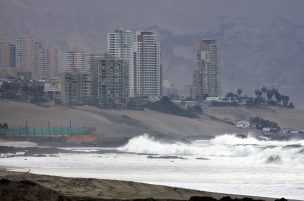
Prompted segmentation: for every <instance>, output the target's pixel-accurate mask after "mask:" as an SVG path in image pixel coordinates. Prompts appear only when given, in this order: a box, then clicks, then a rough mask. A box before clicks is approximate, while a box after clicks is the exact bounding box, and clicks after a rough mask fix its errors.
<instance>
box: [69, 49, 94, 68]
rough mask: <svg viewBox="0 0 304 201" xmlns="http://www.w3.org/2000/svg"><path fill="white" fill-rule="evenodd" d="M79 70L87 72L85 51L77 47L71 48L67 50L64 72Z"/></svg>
mask: <svg viewBox="0 0 304 201" xmlns="http://www.w3.org/2000/svg"><path fill="white" fill-rule="evenodd" d="M75 71H77V72H80V73H88V72H89V68H88V66H87V59H86V53H85V52H84V51H81V50H79V49H77V48H73V49H71V50H68V51H67V62H66V68H65V72H68V73H72V72H75Z"/></svg>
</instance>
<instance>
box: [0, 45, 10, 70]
mask: <svg viewBox="0 0 304 201" xmlns="http://www.w3.org/2000/svg"><path fill="white" fill-rule="evenodd" d="M9 65H10V43H9V42H5V41H0V69H7V68H8V67H9Z"/></svg>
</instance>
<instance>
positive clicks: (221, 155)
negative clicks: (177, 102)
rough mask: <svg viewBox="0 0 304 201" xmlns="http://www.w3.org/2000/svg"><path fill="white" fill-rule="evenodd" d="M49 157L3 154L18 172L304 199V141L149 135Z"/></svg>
mask: <svg viewBox="0 0 304 201" xmlns="http://www.w3.org/2000/svg"><path fill="white" fill-rule="evenodd" d="M63 149H67V150H73V153H64V154H63V153H61V154H55V155H49V156H48V157H25V156H14V157H3V154H2V158H0V165H1V166H5V167H9V168H10V169H12V170H16V171H28V170H29V169H30V171H31V172H32V173H39V174H49V175H57V176H68V177H90V178H100V179H116V180H128V181H137V182H144V183H150V184H161V185H167V186H174V187H183V188H190V189H197V190H204V191H211V192H221V193H231V194H244V195H255V196H266V197H276V198H281V197H285V198H288V199H299V200H304V140H296V139H294V140H289V141H273V140H268V139H266V138H265V139H257V138H255V137H253V136H251V135H250V134H249V135H248V136H247V137H244V138H240V137H237V136H235V135H233V134H224V135H220V136H217V137H215V138H213V139H210V140H194V141H191V142H188V143H185V142H163V141H159V140H157V139H154V138H153V137H151V136H149V135H148V134H144V135H141V136H138V137H135V138H132V139H130V140H129V142H128V143H127V144H126V145H124V146H121V147H113V148H103V147H80V148H69V147H66V148H63Z"/></svg>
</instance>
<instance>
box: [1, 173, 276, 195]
mask: <svg viewBox="0 0 304 201" xmlns="http://www.w3.org/2000/svg"><path fill="white" fill-rule="evenodd" d="M17 186H19V187H20V186H23V188H19V189H17V188H16V187H17ZM7 190H9V191H10V193H7V192H6V191H7ZM25 190H28V193H26V194H25V195H26V196H24V199H26V198H27V200H37V197H39V196H43V194H44V195H47V196H48V197H45V198H44V199H43V200H46V201H51V200H52V201H53V200H58V198H59V197H60V196H61V197H64V198H65V199H67V198H69V199H67V200H71V201H73V200H83V201H84V200H135V199H149V198H153V199H155V200H189V199H190V198H191V197H193V196H199V197H205V196H207V197H212V198H214V199H221V198H223V197H225V196H230V197H231V198H238V199H242V198H245V197H248V196H243V195H230V194H220V193H211V192H203V191H196V190H189V189H181V188H172V187H166V186H160V185H150V184H143V183H136V182H131V181H118V180H102V179H90V178H87V179H84V178H65V177H55V176H47V175H36V174H31V173H21V172H9V171H3V170H2V171H0V195H1V196H0V197H1V200H3V201H6V200H9V199H8V196H11V197H10V198H12V197H14V195H13V193H17V194H18V193H20V192H23V191H25ZM5 192H6V193H7V194H5ZM30 192H35V193H36V194H32V195H30V194H29V193H30ZM5 196H7V197H5ZM16 197H17V195H15V198H16ZM73 198H74V199H73ZM251 198H252V200H266V201H272V200H275V199H272V198H261V197H251ZM13 200H14V199H13ZM201 200H204V199H201Z"/></svg>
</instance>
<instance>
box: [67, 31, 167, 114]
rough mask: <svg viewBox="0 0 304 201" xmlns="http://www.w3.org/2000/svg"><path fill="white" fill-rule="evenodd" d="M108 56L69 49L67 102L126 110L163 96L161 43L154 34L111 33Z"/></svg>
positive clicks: (106, 54) (146, 32) (109, 35)
mask: <svg viewBox="0 0 304 201" xmlns="http://www.w3.org/2000/svg"><path fill="white" fill-rule="evenodd" d="M107 46H108V47H107V53H105V54H91V55H87V54H86V53H85V52H83V51H80V50H78V49H72V50H68V52H67V64H66V68H65V70H64V72H63V81H62V83H63V86H64V87H63V91H64V94H65V95H64V96H65V98H64V102H66V103H73V104H90V103H93V104H97V105H98V106H100V107H119V108H125V107H126V104H127V102H128V101H129V100H130V99H132V98H136V99H146V100H149V101H152V102H153V101H156V100H159V99H160V98H161V96H162V91H161V89H162V70H161V62H160V43H159V42H158V40H157V37H156V35H155V33H153V32H148V31H144V32H136V33H135V34H134V33H133V32H132V31H129V30H124V29H118V30H115V31H114V32H112V33H109V34H108V45H107Z"/></svg>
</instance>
